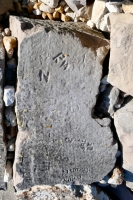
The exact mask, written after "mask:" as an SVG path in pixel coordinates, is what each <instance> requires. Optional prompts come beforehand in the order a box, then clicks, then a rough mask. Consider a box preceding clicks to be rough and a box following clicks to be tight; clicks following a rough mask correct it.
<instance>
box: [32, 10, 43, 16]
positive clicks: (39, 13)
mask: <svg viewBox="0 0 133 200" xmlns="http://www.w3.org/2000/svg"><path fill="white" fill-rule="evenodd" d="M33 14H34V15H41V14H42V12H41V11H40V10H39V9H36V10H33Z"/></svg>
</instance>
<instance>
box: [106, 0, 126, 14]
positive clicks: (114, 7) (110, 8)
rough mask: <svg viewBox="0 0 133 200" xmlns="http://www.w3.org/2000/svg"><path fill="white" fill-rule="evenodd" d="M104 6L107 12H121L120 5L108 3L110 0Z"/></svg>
mask: <svg viewBox="0 0 133 200" xmlns="http://www.w3.org/2000/svg"><path fill="white" fill-rule="evenodd" d="M106 7H107V9H108V11H109V12H111V13H112V12H115V13H121V12H122V6H121V5H115V4H110V2H107V3H106Z"/></svg>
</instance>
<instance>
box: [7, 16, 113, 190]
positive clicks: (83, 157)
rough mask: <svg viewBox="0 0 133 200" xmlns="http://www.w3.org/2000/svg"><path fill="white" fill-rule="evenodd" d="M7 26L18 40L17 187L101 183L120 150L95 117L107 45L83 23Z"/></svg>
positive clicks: (25, 22) (23, 22)
mask: <svg viewBox="0 0 133 200" xmlns="http://www.w3.org/2000/svg"><path fill="white" fill-rule="evenodd" d="M10 23H11V29H12V33H13V35H14V36H15V37H18V42H19V61H18V73H17V74H18V86H17V94H16V112H17V119H18V125H19V133H18V136H17V141H16V155H15V163H14V183H15V187H16V189H18V190H22V189H26V188H29V187H31V186H33V185H41V184H50V185H54V184H56V183H61V184H68V183H69V184H71V183H72V182H73V181H74V180H78V181H79V182H80V183H87V184H88V183H92V182H94V181H99V180H100V179H101V178H103V177H104V176H105V175H106V174H107V173H108V172H109V171H110V170H111V169H112V168H113V167H114V163H115V154H116V149H117V145H114V146H112V142H113V135H112V133H111V130H110V128H109V127H101V126H100V125H99V124H98V123H97V122H96V121H95V120H94V119H93V118H92V115H93V107H94V105H95V103H96V95H97V93H98V87H99V83H100V78H101V74H102V66H101V64H100V62H101V60H103V57H104V56H105V55H106V53H107V49H106V48H107V46H108V41H107V40H105V39H104V37H103V36H102V34H99V33H97V32H94V31H92V30H90V29H89V28H87V26H85V25H84V24H80V23H79V24H78V25H77V24H74V23H61V22H54V21H53V22H51V21H39V20H38V21H35V20H31V21H30V20H28V19H22V18H16V17H11V19H10ZM13 24H15V29H14V28H13V26H12V25H13ZM16 27H17V28H16ZM19 27H21V28H19ZM18 33H20V34H18ZM22 37H23V38H22ZM98 44H99V45H98ZM103 52H104V53H103ZM99 55H100V56H99ZM101 55H103V56H102V57H101Z"/></svg>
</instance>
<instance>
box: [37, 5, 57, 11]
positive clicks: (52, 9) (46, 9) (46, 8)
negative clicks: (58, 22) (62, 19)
mask: <svg viewBox="0 0 133 200" xmlns="http://www.w3.org/2000/svg"><path fill="white" fill-rule="evenodd" d="M39 10H41V11H43V12H47V13H54V11H55V9H54V8H50V7H49V6H47V5H45V4H44V3H41V5H40V6H39Z"/></svg>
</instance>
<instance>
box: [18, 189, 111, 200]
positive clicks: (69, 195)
mask: <svg viewBox="0 0 133 200" xmlns="http://www.w3.org/2000/svg"><path fill="white" fill-rule="evenodd" d="M27 199H32V200H42V199H48V200H59V199H60V200H63V199H64V200H94V199H97V200H111V198H110V197H109V196H108V195H107V194H106V193H105V192H103V191H102V190H101V189H100V188H98V187H96V186H94V185H92V186H89V185H84V186H83V185H77V186H66V185H55V186H54V187H50V186H41V187H40V186H36V187H32V188H31V190H30V191H24V192H20V193H18V194H17V197H16V200H27Z"/></svg>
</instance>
